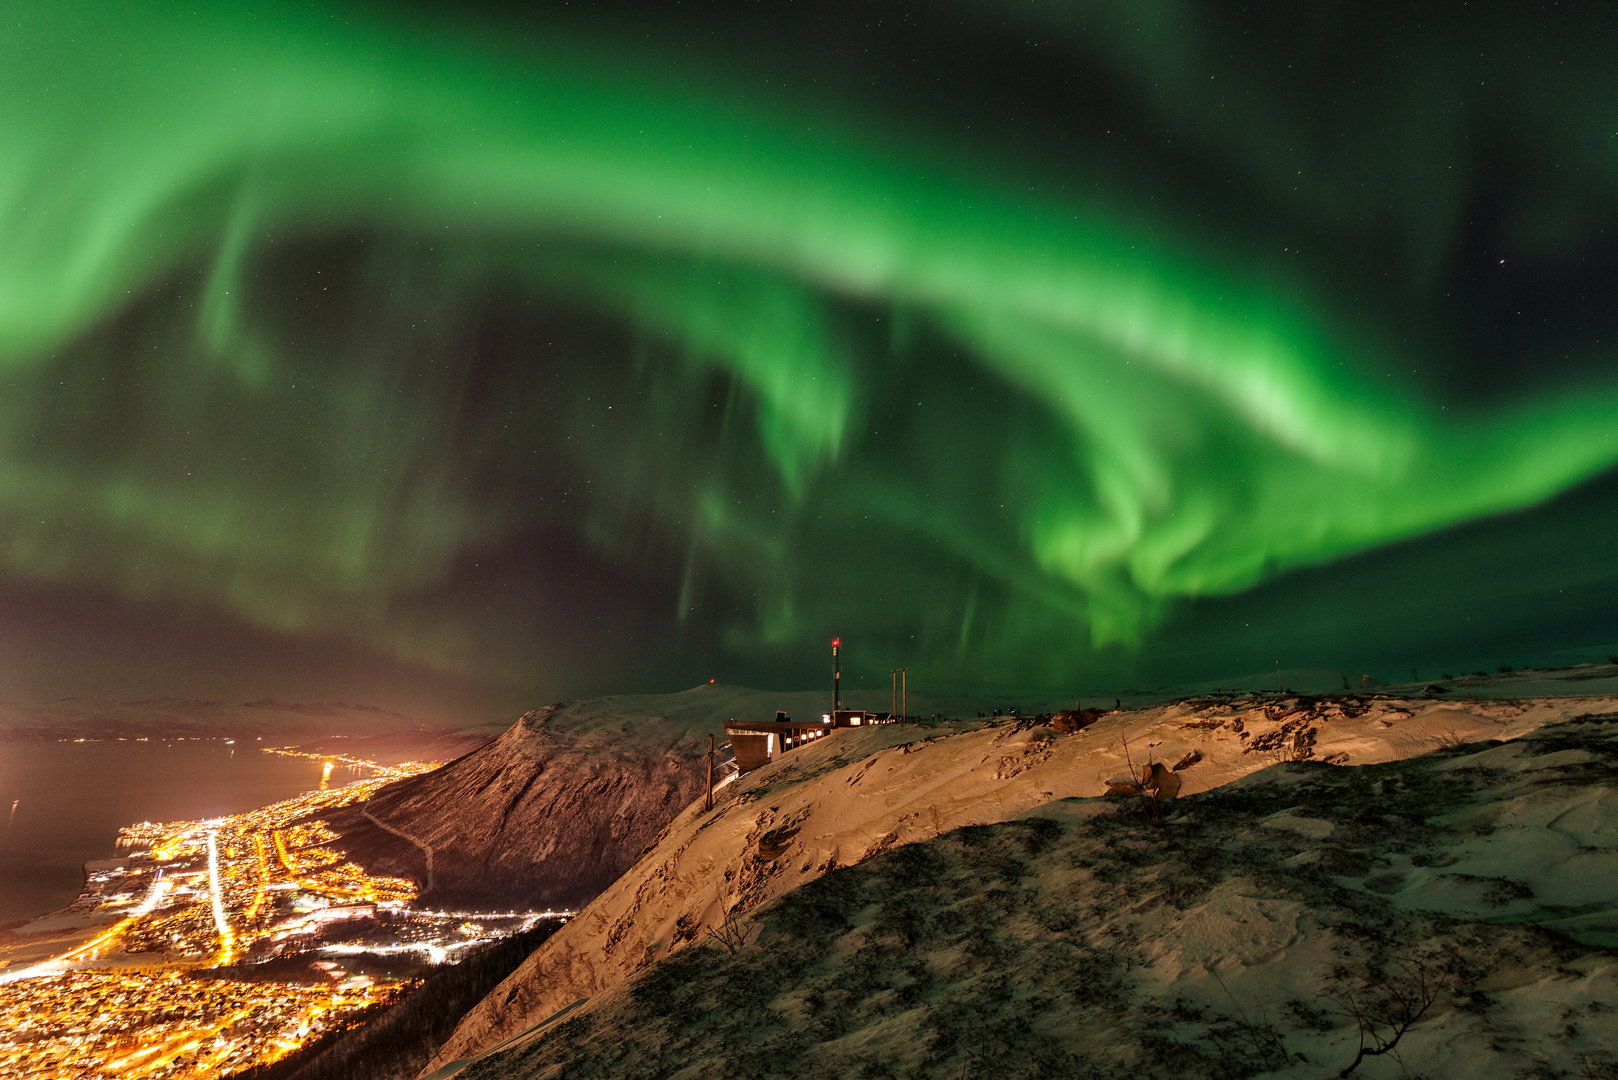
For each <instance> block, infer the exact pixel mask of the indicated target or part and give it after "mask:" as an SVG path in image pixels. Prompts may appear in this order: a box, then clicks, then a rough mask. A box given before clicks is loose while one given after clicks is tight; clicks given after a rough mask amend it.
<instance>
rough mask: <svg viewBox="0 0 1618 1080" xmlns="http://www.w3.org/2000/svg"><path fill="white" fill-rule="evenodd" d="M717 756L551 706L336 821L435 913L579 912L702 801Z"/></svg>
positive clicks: (612, 720) (365, 861) (670, 727)
mask: <svg viewBox="0 0 1618 1080" xmlns="http://www.w3.org/2000/svg"><path fill="white" fill-rule="evenodd" d="M581 704H582V703H581ZM706 748H707V737H706V733H705V732H704V731H702V730H701V729H700V727H696V728H694V727H692V726H689V725H687V724H685V723H681V722H676V721H671V720H667V719H665V718H663V717H638V718H630V717H625V716H622V715H610V716H601V715H592V714H590V713H589V711H588V709H581V708H579V707H570V706H550V707H547V708H544V709H538V710H535V711H533V712H530V713H527V714H525V715H524V716H523V717H522V718H521V719H519V720H518V721H517V722H516V723H515V724H513V725H512V726H511V727H510V728H509V729H508V730H507V731H506V732H505V733H504V734H503V735H501V736H500V737H499V738H497V739H495V740H494V741H493V742H491V743H489V744H488V745H487V746H484V747H482V748H481V749H478V750H475V751H473V752H472V753H470V754H467V755H465V756H464V757H462V758H459V759H458V760H456V761H453V762H451V763H450V764H448V765H446V766H444V767H443V768H441V769H437V770H435V771H433V772H431V773H426V774H424V775H422V776H417V777H412V778H410V779H408V780H402V781H400V782H398V783H396V784H390V785H388V786H387V787H385V788H383V789H382V790H381V791H379V792H378V793H377V794H376V795H375V796H374V797H373V798H371V799H370V800H369V801H367V802H365V803H361V804H358V805H355V806H352V807H345V808H343V809H342V810H339V811H337V812H334V813H333V814H331V815H330V816H328V817H327V818H326V820H327V822H328V823H329V824H330V825H331V826H332V827H333V828H334V829H335V830H336V831H337V832H338V833H339V834H341V836H342V839H341V841H339V842H338V843H337V844H336V845H335V846H337V847H339V848H341V849H342V850H344V851H345V852H346V853H347V854H348V855H349V857H351V858H353V859H354V860H355V861H356V862H359V863H360V864H361V865H363V866H365V867H366V868H367V869H369V870H370V871H372V872H374V873H389V874H399V875H406V876H410V877H413V878H414V879H415V880H416V881H417V882H418V884H419V886H420V887H421V889H422V893H421V897H420V903H422V904H424V905H428V906H435V907H459V908H468V909H486V910H490V909H492V910H502V909H507V908H525V909H530V910H538V909H547V908H548V909H557V910H561V909H572V908H578V907H581V906H583V905H584V904H585V903H587V902H588V901H589V900H590V899H591V898H592V897H594V896H595V895H596V894H597V893H599V892H601V890H603V889H605V888H606V887H607V886H608V885H610V884H611V883H612V882H613V881H614V880H615V879H616V878H618V877H619V875H621V874H622V873H623V872H624V871H625V870H627V869H628V868H629V867H630V866H631V865H632V864H633V863H634V861H635V858H636V856H638V855H639V854H640V852H641V850H642V849H643V848H645V846H646V845H647V843H648V842H649V841H651V840H652V838H653V837H655V836H656V835H657V834H658V832H659V830H661V829H662V828H663V826H665V825H666V824H668V822H669V821H670V819H672V818H673V817H674V816H675V815H676V814H677V813H679V812H680V811H681V810H682V809H684V808H685V807H686V806H687V805H688V804H689V803H690V802H691V801H692V800H693V799H695V798H697V797H698V796H699V795H701V793H702V790H703V785H704V783H705V782H706V779H705V772H704V762H703V757H702V755H703V753H704V751H705V750H706Z"/></svg>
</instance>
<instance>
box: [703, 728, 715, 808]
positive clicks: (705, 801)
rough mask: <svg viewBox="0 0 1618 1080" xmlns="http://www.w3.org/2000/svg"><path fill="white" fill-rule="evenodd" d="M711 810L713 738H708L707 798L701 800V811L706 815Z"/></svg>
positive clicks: (710, 736)
mask: <svg viewBox="0 0 1618 1080" xmlns="http://www.w3.org/2000/svg"><path fill="white" fill-rule="evenodd" d="M712 809H713V736H712V735H709V736H708V797H707V798H706V799H703V800H702V810H703V812H704V813H707V812H708V811H709V810H712Z"/></svg>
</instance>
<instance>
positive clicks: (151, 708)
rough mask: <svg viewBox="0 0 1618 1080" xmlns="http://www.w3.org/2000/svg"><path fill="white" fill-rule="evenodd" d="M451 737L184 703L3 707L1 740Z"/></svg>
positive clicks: (284, 705) (424, 725)
mask: <svg viewBox="0 0 1618 1080" xmlns="http://www.w3.org/2000/svg"><path fill="white" fill-rule="evenodd" d="M446 730H455V729H454V728H450V729H446V728H445V725H443V724H442V723H439V722H430V721H427V720H424V719H422V718H420V717H415V716H408V715H406V714H404V713H398V712H390V711H388V710H385V709H381V708H378V707H377V706H374V705H363V704H357V705H350V704H347V703H345V702H310V703H301V702H284V701H274V700H261V701H252V702H245V703H235V702H227V701H203V700H198V699H195V698H181V697H160V698H148V699H144V700H140V701H106V700H101V699H97V698H83V697H67V698H59V699H57V700H55V701H50V702H40V703H21V702H9V701H5V702H0V739H140V738H146V739H217V738H229V739H254V740H258V739H263V740H265V741H266V742H269V743H271V744H279V745H285V744H288V743H292V742H299V741H308V740H316V739H331V738H333V737H341V738H349V739H353V738H368V737H373V736H377V735H398V734H401V733H415V734H425V735H428V736H437V735H440V734H442V733H444V732H445V731H446ZM487 737H488V736H485V738H487ZM343 752H347V751H346V750H345V751H343Z"/></svg>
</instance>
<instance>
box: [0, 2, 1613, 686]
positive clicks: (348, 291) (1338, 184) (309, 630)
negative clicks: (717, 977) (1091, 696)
mask: <svg viewBox="0 0 1618 1080" xmlns="http://www.w3.org/2000/svg"><path fill="white" fill-rule="evenodd" d="M1397 10H1398V12H1399V14H1398V15H1397V16H1395V15H1391V14H1390V15H1389V17H1388V18H1387V19H1385V20H1382V21H1381V22H1376V21H1375V20H1372V21H1373V22H1375V23H1376V25H1375V28H1374V29H1368V28H1367V27H1366V26H1365V25H1363V21H1364V20H1363V18H1362V16H1359V15H1356V14H1352V13H1349V12H1347V10H1346V9H1344V10H1343V11H1338V10H1337V9H1336V8H1322V9H1319V10H1317V11H1313V12H1312V13H1310V14H1300V13H1290V14H1281V13H1280V12H1279V11H1272V12H1269V13H1268V14H1264V13H1250V14H1248V15H1244V16H1241V17H1237V16H1235V15H1231V14H1221V13H1220V7H1219V6H1218V5H1198V4H1171V5H1163V6H1161V7H1159V8H1154V9H1151V10H1150V12H1147V13H1145V14H1144V16H1143V12H1145V9H1140V8H1139V7H1138V5H1130V4H1106V3H1103V4H1073V5H1061V4H1033V5H1019V6H1013V5H1005V4H991V3H983V2H978V3H968V2H966V0H955V2H950V3H937V4H933V5H930V6H925V7H922V8H914V9H913V8H905V7H898V6H887V5H883V4H876V5H862V6H860V7H858V8H855V7H848V8H839V7H836V6H832V7H826V8H822V9H820V10H819V11H818V12H817V13H814V14H811V13H807V12H787V11H785V10H777V11H771V12H765V11H760V10H755V9H754V8H753V7H752V6H748V5H740V4H735V5H725V4H720V5H713V6H710V7H708V8H706V9H703V10H698V11H694V12H693V11H686V10H684V9H681V8H679V7H678V6H675V7H671V8H661V9H659V8H650V7H629V8H622V9H620V8H611V9H608V8H605V7H602V8H600V9H598V10H596V11H595V12H594V13H593V14H589V15H580V14H579V13H578V12H576V11H574V10H572V9H570V8H568V7H567V6H566V5H562V6H559V7H556V8H555V9H553V10H551V11H549V12H548V13H547V12H541V13H539V14H533V13H524V14H522V15H521V16H518V15H514V14H512V13H510V12H503V11H499V10H494V9H482V10H480V11H479V12H478V13H477V14H475V15H472V14H467V13H466V11H465V9H450V8H447V7H446V8H443V9H439V10H433V9H430V8H426V7H419V6H418V7H404V6H400V7H391V8H390V7H384V6H377V5H372V6H343V5H337V4H324V3H322V4H316V5H313V6H294V5H284V6H283V5H274V4H271V5H264V6H253V7H249V6H247V5H216V4H204V5H201V6H198V5H190V6H184V7H182V6H177V5H159V4H148V5H140V6H138V7H137V6H126V7H121V8H117V9H108V8H106V7H105V6H104V5H91V4H81V3H71V2H52V3H41V2H32V0H29V2H17V3H11V4H8V5H7V6H6V7H5V9H4V13H5V19H6V25H7V30H8V33H7V35H6V37H5V39H4V40H5V42H6V44H5V45H4V46H3V47H4V49H5V50H6V54H7V62H6V63H5V64H4V65H0V100H3V101H4V103H5V105H4V109H3V110H0V577H3V581H4V583H5V584H4V588H5V589H7V590H9V591H10V594H11V595H13V597H22V596H25V595H26V596H31V597H34V598H35V599H34V600H32V601H30V603H31V604H35V605H36V606H37V605H38V604H39V603H43V601H40V600H38V597H39V596H42V595H45V594H46V593H48V594H49V595H51V596H58V595H60V596H64V597H70V598H71V599H70V600H67V601H64V603H65V604H66V606H67V607H70V608H72V609H73V610H74V611H75V612H81V611H84V610H87V609H88V608H93V606H94V601H95V600H96V598H105V600H106V603H108V604H109V605H121V606H123V607H124V608H128V609H129V610H131V611H135V612H137V614H135V615H132V616H131V618H132V619H134V621H135V622H136V623H141V624H142V625H150V626H154V627H159V628H161V627H162V626H167V625H169V622H172V621H173V620H180V622H184V623H186V624H187V625H191V624H194V623H195V622H196V621H197V620H201V621H202V622H203V623H206V624H207V625H209V626H215V627H217V628H219V629H218V633H219V634H220V635H222V636H223V637H224V638H230V637H231V635H237V636H238V637H239V638H240V640H241V641H242V642H244V643H245V642H249V641H252V642H257V643H259V644H258V645H254V646H253V648H259V647H261V646H262V642H264V641H284V642H290V643H294V645H295V643H297V642H300V641H301V642H320V643H326V644H322V645H321V647H322V648H326V647H327V646H328V645H329V643H333V642H340V643H343V644H342V646H341V647H342V648H343V649H349V650H352V651H353V654H354V655H355V656H360V655H366V656H375V657H382V658H386V659H387V660H388V662H390V663H395V662H396V663H400V664H404V665H407V666H413V667H416V668H420V669H422V670H425V671H427V672H436V673H440V674H442V675H444V676H445V677H449V678H453V679H461V680H465V681H467V682H468V683H470V684H473V685H488V686H500V687H504V688H506V691H502V692H507V691H509V692H512V693H517V692H520V693H524V694H526V693H552V692H554V693H561V692H570V691H574V690H579V689H583V688H586V687H591V688H596V687H600V685H601V684H602V683H603V682H604V681H609V682H610V681H611V680H615V679H616V680H624V679H627V680H629V681H631V682H636V680H639V681H638V682H636V688H640V687H643V686H647V685H649V684H652V685H655V684H658V680H671V681H672V682H673V684H675V685H681V684H683V683H682V680H683V681H684V682H690V681H695V678H696V677H701V676H703V675H706V674H709V673H717V674H722V675H724V676H725V677H727V678H729V679H730V680H731V681H737V682H753V683H768V682H772V681H776V682H780V681H793V682H796V681H802V680H803V679H805V678H817V677H818V675H817V674H805V673H818V671H819V668H820V666H821V664H820V659H821V658H820V656H819V652H820V648H819V646H820V643H821V642H822V640H823V639H825V638H828V637H829V636H830V635H831V634H832V633H841V634H843V635H844V636H845V637H847V638H849V639H850V640H851V641H852V642H858V643H859V645H860V648H859V649H857V650H851V652H850V655H851V657H859V658H860V659H857V660H854V661H852V662H854V663H856V664H863V665H864V667H865V668H866V669H867V670H868V672H870V673H876V672H881V673H884V674H883V676H882V681H884V682H885V671H886V669H887V668H888V667H890V666H893V665H896V664H908V665H910V666H911V667H912V669H913V672H915V673H917V674H913V676H912V677H913V678H916V677H917V675H919V676H920V677H922V678H925V679H929V680H931V681H932V682H933V684H935V685H948V686H950V687H951V688H970V687H973V686H979V685H996V686H1003V685H1010V684H1014V683H1015V684H1017V685H1024V686H1030V687H1033V686H1037V687H1041V688H1051V689H1068V688H1094V689H1096V690H1105V689H1108V688H1110V687H1112V686H1116V685H1121V684H1122V683H1124V682H1128V681H1132V680H1136V679H1138V678H1158V679H1171V678H1181V677H1195V676H1200V677H1211V676H1212V675H1214V674H1218V673H1220V672H1221V671H1224V670H1231V671H1240V670H1257V669H1262V668H1266V667H1268V666H1269V665H1270V663H1271V662H1272V661H1273V660H1274V659H1275V657H1274V656H1273V655H1272V653H1274V652H1275V651H1276V648H1277V647H1279V646H1281V645H1282V644H1284V645H1285V646H1286V647H1287V648H1288V649H1289V650H1291V655H1288V656H1286V657H1284V660H1285V662H1286V663H1287V665H1288V666H1321V667H1344V668H1347V667H1349V666H1350V665H1352V664H1362V665H1363V664H1369V663H1394V664H1395V665H1396V666H1403V667H1409V666H1413V665H1415V664H1418V663H1421V664H1425V663H1456V664H1463V663H1483V662H1486V661H1488V660H1491V659H1493V658H1494V655H1493V654H1494V652H1498V651H1500V650H1503V649H1513V650H1515V651H1516V654H1515V655H1514V656H1513V657H1510V658H1511V659H1518V660H1519V662H1521V659H1523V658H1527V657H1528V656H1529V655H1530V654H1533V655H1535V656H1539V657H1540V658H1542V659H1543V658H1544V657H1546V656H1550V655H1551V654H1553V653H1555V652H1556V650H1558V649H1569V648H1578V647H1589V648H1591V649H1606V650H1607V651H1612V650H1611V648H1610V645H1611V643H1612V642H1614V641H1615V640H1618V633H1615V631H1614V625H1613V618H1612V616H1611V615H1602V614H1600V613H1599V612H1600V611H1601V610H1604V611H1607V612H1611V611H1613V610H1614V609H1613V607H1612V605H1611V603H1610V601H1611V600H1612V599H1613V598H1614V597H1615V596H1618V589H1615V588H1614V586H1615V585H1618V570H1607V569H1605V567H1606V566H1609V565H1612V564H1613V560H1612V559H1611V557H1610V556H1611V554H1612V553H1613V547H1614V545H1613V540H1614V536H1615V530H1618V520H1615V519H1614V516H1613V514H1612V507H1613V506H1615V505H1618V503H1615V502H1614V493H1615V491H1618V487H1615V485H1614V481H1613V480H1612V478H1611V476H1610V470H1611V468H1612V466H1613V465H1614V463H1615V462H1618V366H1615V365H1614V363H1613V360H1612V356H1613V348H1612V344H1613V341H1614V340H1615V338H1614V335H1615V334H1618V305H1615V304H1614V302H1613V301H1614V289H1615V286H1618V233H1615V232H1614V227H1615V225H1618V88H1614V86H1613V84H1612V82H1611V79H1610V78H1609V77H1608V76H1607V74H1606V73H1607V72H1608V71H1609V70H1610V65H1611V63H1612V61H1613V60H1614V57H1613V56H1611V55H1610V54H1611V53H1612V51H1613V50H1612V49H1611V48H1610V47H1609V46H1607V45H1605V44H1603V35H1601V34H1600V33H1598V32H1593V31H1592V26H1593V24H1594V23H1597V22H1599V21H1600V20H1601V18H1602V16H1601V13H1600V11H1599V9H1595V10H1594V11H1593V12H1592V13H1589V14H1587V15H1579V14H1578V13H1574V14H1571V15H1568V14H1562V15H1557V16H1555V17H1554V18H1553V17H1550V16H1545V17H1541V16H1539V15H1537V14H1534V13H1532V12H1529V11H1527V10H1526V9H1517V8H1512V7H1504V8H1501V9H1498V10H1496V11H1493V12H1492V13H1476V14H1463V13H1456V12H1450V11H1448V9H1444V8H1434V9H1431V10H1430V11H1424V10H1422V9H1413V8H1400V9H1397ZM1288 11H1290V9H1288ZM1243 20H1246V21H1243ZM1606 40H1608V41H1610V40H1612V38H1611V35H1610V34H1609V35H1606ZM1499 515H1507V516H1506V517H1499ZM1435 568H1441V569H1435ZM41 590H44V591H45V592H44V593H42V592H41ZM1570 592H1571V593H1572V594H1573V595H1574V596H1576V597H1578V598H1579V599H1578V601H1577V602H1575V601H1574V600H1572V599H1571V598H1570V597H1569V593H1570ZM1395 598H1396V599H1397V601H1398V602H1400V603H1408V604H1409V605H1410V609H1409V610H1402V611H1399V613H1398V614H1397V615H1396V616H1395V615H1392V614H1390V616H1389V617H1390V619H1392V620H1393V621H1394V622H1396V624H1397V625H1396V626H1388V627H1379V626H1378V625H1377V620H1376V619H1374V618H1371V619H1369V620H1368V619H1367V618H1366V615H1365V610H1366V607H1367V606H1369V607H1371V608H1372V609H1373V610H1389V611H1390V612H1391V611H1392V610H1394V609H1393V608H1390V607H1389V604H1390V602H1391V601H1392V600H1393V599H1395ZM1418 601H1419V602H1418ZM1569 604H1572V606H1568V605H1569ZM1580 605H1585V606H1580ZM11 606H12V607H13V610H14V612H20V611H22V609H23V608H25V607H28V605H27V604H23V603H22V602H21V601H16V602H14V603H13V604H12V605H11ZM1395 606H1397V605H1395ZM141 612H144V614H140V613H141ZM175 612H183V613H184V614H183V616H182V615H176V614H174V613H175ZM1283 612H1285V613H1286V614H1285V615H1283V614H1282V613H1283ZM1591 612H1596V613H1595V614H1591ZM32 617H33V616H28V615H26V614H15V615H14V617H13V619H12V621H11V626H10V630H9V633H10V634H11V635H12V637H14V638H21V637H25V636H27V634H28V629H27V627H28V620H29V618H32ZM73 617H74V618H79V617H81V616H79V615H75V616H73ZM143 620H144V622H143ZM165 620H168V621H169V622H166V621H165ZM1254 623H1257V624H1258V625H1257V626H1254V625H1253V624H1254ZM1550 624H1554V625H1555V626H1556V627H1558V628H1559V629H1557V630H1555V631H1554V632H1553V631H1552V630H1551V628H1550ZM176 625H177V624H176ZM155 632H156V633H157V636H158V637H159V638H161V637H162V636H163V632H162V631H161V630H159V631H155ZM190 632H191V631H187V633H190ZM1558 635H1560V636H1558ZM66 636H68V637H70V636H71V635H66ZM247 647H248V646H247V645H245V644H244V645H242V648H247ZM289 647H293V646H289ZM64 649H66V647H65V646H64ZM67 651H68V652H70V651H71V650H70V649H68V650H67ZM1485 651H1487V655H1485ZM1260 652H1261V653H1262V656H1261V657H1260V658H1257V659H1254V657H1255V655H1256V654H1258V653H1260ZM1395 652H1396V653H1397V656H1398V659H1397V660H1395V659H1393V653H1395ZM1244 656H1246V657H1248V658H1249V659H1247V660H1243V659H1242V657H1244ZM289 662H290V661H289ZM266 663H267V664H268V663H270V662H269V661H266ZM41 664H42V665H43V666H44V667H52V668H53V670H54V669H55V668H60V667H61V666H62V665H64V664H66V665H68V666H69V667H71V657H67V656H65V655H64V656H58V657H56V658H54V659H50V660H49V661H48V662H46V661H41ZM41 670H43V667H42V669H41Z"/></svg>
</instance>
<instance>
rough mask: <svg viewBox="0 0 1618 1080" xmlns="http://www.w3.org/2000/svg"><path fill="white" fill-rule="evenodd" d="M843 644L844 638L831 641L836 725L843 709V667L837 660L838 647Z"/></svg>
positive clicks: (832, 710) (832, 691)
mask: <svg viewBox="0 0 1618 1080" xmlns="http://www.w3.org/2000/svg"><path fill="white" fill-rule="evenodd" d="M842 643H843V639H842V638H832V639H831V721H832V723H834V724H835V723H837V710H838V709H840V708H842V707H843V706H842V700H843V699H842V688H843V667H842V661H840V660H838V659H837V646H839V645H841V644H842Z"/></svg>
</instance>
